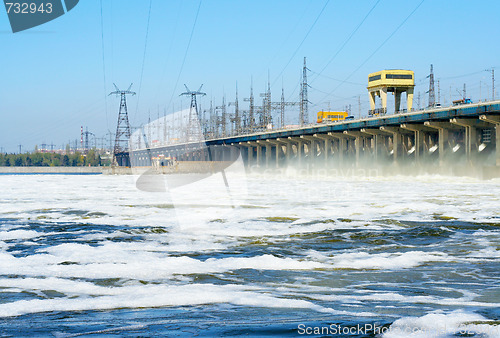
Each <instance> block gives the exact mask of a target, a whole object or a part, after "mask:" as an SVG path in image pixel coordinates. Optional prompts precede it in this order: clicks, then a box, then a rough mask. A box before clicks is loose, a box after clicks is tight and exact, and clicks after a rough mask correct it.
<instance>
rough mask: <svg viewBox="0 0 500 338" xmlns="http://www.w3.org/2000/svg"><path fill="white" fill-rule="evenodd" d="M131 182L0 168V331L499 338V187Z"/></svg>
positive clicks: (282, 180)
mask: <svg viewBox="0 0 500 338" xmlns="http://www.w3.org/2000/svg"><path fill="white" fill-rule="evenodd" d="M136 179H137V177H134V176H102V175H99V176H97V175H96V176H78V175H75V176H71V175H0V188H1V193H0V335H2V336H57V337H70V336H79V335H86V334H91V335H92V336H100V335H102V336H124V335H129V336H151V335H177V336H178V335H180V336H193V335H200V336H214V335H217V336H219V335H251V336H265V335H279V336H295V335H301V334H306V333H311V334H321V335H334V336H335V335H337V336H352V337H375V336H383V337H408V336H412V337H452V336H453V337H455V336H463V337H499V336H500V326H499V324H500V309H499V307H500V273H499V271H500V264H499V259H500V231H499V230H500V208H499V207H500V180H490V181H479V180H475V179H471V178H460V177H443V176H418V177H406V176H395V177H353V176H347V177H338V178H335V177H301V176H296V175H294V173H293V172H291V173H290V172H288V173H287V175H278V176H262V175H249V176H246V177H240V180H239V181H236V182H237V184H236V185H235V184H233V186H232V188H234V187H236V188H237V189H232V190H231V191H230V192H227V193H228V194H229V199H228V198H227V196H226V198H225V199H224V198H223V197H221V196H218V195H217V194H214V195H213V196H212V195H210V193H214V192H215V191H219V192H220V191H222V192H224V189H222V190H220V189H219V190H217V189H218V188H217V189H216V188H215V187H216V186H217V187H220V186H221V181H220V180H219V181H217V180H214V181H210V180H203V181H200V182H198V186H199V187H198V188H189V191H190V194H187V195H185V196H184V197H182V198H181V197H179V196H182V192H178V193H177V192H172V191H171V192H168V191H167V192H160V193H151V192H146V191H141V190H139V189H137V188H136ZM222 186H223V187H224V185H222ZM204 189H205V190H204ZM222 195H223V194H222ZM207 196H209V198H207ZM235 201H237V202H235Z"/></svg>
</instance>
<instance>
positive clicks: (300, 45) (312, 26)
mask: <svg viewBox="0 0 500 338" xmlns="http://www.w3.org/2000/svg"><path fill="white" fill-rule="evenodd" d="M329 2H330V0H327V1H326V3H325V5H324V6H323V8H322V9H321V11H320V12H319V14H318V16H317V17H316V19H315V20H314V22H313V24H312V25H311V27H310V28H309V30H308V31H307V34H306V35H305V36H304V38H303V39H302V41H301V42H300V44H299V46H298V47H297V48H296V49H295V52H293V54H292V56H291V57H290V59H289V60H288V62H287V63H286V65H285V67H283V69H282V70H281V72H280V73H279V74H278V76H277V77H276V79H275V80H274V81H273V85H274V84H275V83H276V81H278V79H280V78H281V75H283V72H284V71H285V69H286V68H287V67H288V65H289V64H290V62H291V61H292V60H293V58H294V57H295V54H297V52H298V51H299V49H300V47H302V45H303V44H304V42H305V41H306V39H307V37H308V36H309V34H310V33H311V31H312V30H313V28H314V26H315V25H316V23H317V22H318V20H319V18H320V17H321V14H323V12H324V11H325V8H326V6H328V3H329Z"/></svg>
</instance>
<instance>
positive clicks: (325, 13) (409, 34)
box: [0, 0, 500, 152]
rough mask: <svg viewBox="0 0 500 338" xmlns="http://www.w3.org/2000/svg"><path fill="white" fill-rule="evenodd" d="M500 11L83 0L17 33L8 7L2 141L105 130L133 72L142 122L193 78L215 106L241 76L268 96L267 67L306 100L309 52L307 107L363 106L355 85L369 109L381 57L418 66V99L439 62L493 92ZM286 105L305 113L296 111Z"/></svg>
mask: <svg viewBox="0 0 500 338" xmlns="http://www.w3.org/2000/svg"><path fill="white" fill-rule="evenodd" d="M101 3H102V6H101ZM150 3H151V11H149V9H150ZM101 11H102V21H101ZM149 13H150V15H149ZM499 13H500V1H470V0H469V1H463V0H455V1H444V0H425V1H423V2H422V1H421V0H412V1H410V0H408V1H389V0H379V1H377V0H366V1H362V0H360V1H336V0H329V1H327V0H300V1H299V0H267V1H261V0H202V1H201V2H200V1H199V0H178V1H177V0H151V2H150V0H102V2H101V1H100V0H82V1H80V3H79V4H78V5H77V6H76V7H75V8H74V9H73V10H72V11H70V12H68V13H67V14H65V15H63V16H62V17H60V18H58V19H55V20H53V21H51V22H49V23H46V24H44V25H41V26H38V27H35V28H33V29H30V30H27V31H24V32H19V33H16V34H13V33H12V32H11V30H10V26H9V22H8V18H7V14H6V12H5V10H4V9H3V8H1V9H0V41H1V46H2V53H1V55H2V61H3V64H2V67H1V73H0V74H1V76H0V83H1V84H0V86H1V89H2V90H1V91H0V118H1V120H0V150H3V151H7V152H18V151H19V146H18V145H19V144H22V145H23V151H24V150H32V149H33V148H34V146H35V144H38V145H41V144H42V143H45V144H51V143H53V144H55V145H56V147H58V148H59V147H61V146H62V145H65V144H66V143H68V141H70V140H71V141H72V142H74V140H75V139H79V138H80V126H85V127H88V129H89V131H91V132H93V133H95V134H96V135H97V136H98V137H105V135H106V133H107V132H108V130H111V131H114V130H115V128H116V120H117V115H118V107H119V99H118V98H116V97H114V96H109V97H107V96H106V95H107V94H108V93H109V92H111V91H112V90H113V83H116V84H117V85H118V86H119V87H120V88H124V89H126V88H127V87H128V86H129V84H130V83H132V82H133V83H134V85H133V87H132V90H134V91H136V92H137V93H138V95H137V96H134V97H129V98H128V107H129V116H130V120H131V125H132V126H139V125H141V124H144V123H147V121H148V116H149V114H151V117H152V118H154V117H156V116H157V114H158V111H159V112H160V113H161V114H162V115H163V113H164V112H166V113H171V112H172V111H173V110H174V109H175V110H179V109H181V108H186V107H187V106H188V104H189V102H188V100H187V99H185V98H184V99H182V98H180V97H179V96H178V95H179V94H180V93H181V92H182V91H183V90H184V86H183V84H184V83H186V84H187V85H188V86H189V87H190V88H191V89H198V87H199V86H200V85H201V84H204V86H203V90H204V91H205V92H206V93H207V97H205V98H203V99H201V101H200V103H201V105H202V108H207V107H208V105H209V102H210V99H211V98H213V100H214V103H215V104H217V105H219V104H221V100H222V96H223V94H224V93H225V94H226V97H227V101H233V100H234V95H235V94H234V92H235V84H236V82H237V83H238V88H239V98H240V106H241V107H242V108H246V102H245V103H244V102H243V100H242V99H243V98H244V97H248V96H249V91H250V82H251V79H252V77H253V85H254V94H255V95H256V96H258V94H259V93H261V92H264V91H265V89H266V83H267V77H268V72H269V74H270V80H271V84H272V93H273V98H274V100H276V101H277V100H279V98H280V96H281V87H282V85H283V87H284V90H285V96H286V98H287V99H288V100H291V101H298V96H299V95H298V94H299V82H300V76H301V72H302V63H303V58H304V57H307V65H308V68H309V69H310V72H309V73H308V76H309V84H310V86H311V87H310V88H309V100H310V101H311V106H310V118H309V120H310V121H312V120H313V116H314V115H315V113H316V112H317V111H319V110H321V109H328V107H330V109H332V110H343V109H344V108H345V106H346V105H349V104H351V105H352V112H353V113H354V115H355V116H356V117H357V115H358V109H359V105H358V97H360V101H361V115H366V113H367V110H368V95H367V90H366V85H367V75H368V74H369V73H371V72H375V71H378V70H382V69H394V68H402V69H411V70H413V71H415V78H416V85H417V86H416V89H415V91H416V93H418V92H420V93H421V95H422V96H421V100H422V101H421V105H422V106H423V105H424V96H425V91H427V90H428V85H429V84H428V79H426V76H427V75H428V74H429V68H430V64H433V65H434V73H435V79H436V80H440V97H441V102H442V103H446V104H449V103H450V99H452V100H455V99H457V98H460V96H461V94H459V92H460V93H461V91H462V90H463V84H464V83H466V84H467V96H469V97H471V99H472V100H473V101H477V100H479V99H480V98H481V99H483V100H485V99H491V96H492V93H491V87H492V86H491V84H492V81H491V72H488V71H486V70H487V69H491V68H492V67H499V66H500V43H499V41H498V39H499V36H500V34H499V33H500V21H499V19H498V15H499ZM148 21H149V29H148ZM146 37H147V39H146ZM103 46H104V48H103ZM496 71H497V73H496V74H495V75H496V76H497V78H500V68H497V69H496ZM141 74H142V76H141ZM496 83H497V84H498V81H497V82H496ZM497 86H499V87H500V84H498V85H497ZM436 91H437V87H436ZM497 92H498V89H497ZM416 96H417V95H416ZM436 96H437V94H436ZM496 97H497V98H499V95H498V93H497V94H496ZM259 100H260V98H259ZM425 100H427V98H425ZM257 103H259V101H257ZM415 104H416V102H415ZM286 119H287V123H289V124H296V123H297V121H298V112H297V111H290V112H289V113H288V115H287V117H286ZM108 138H109V136H108Z"/></svg>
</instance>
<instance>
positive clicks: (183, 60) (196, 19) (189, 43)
mask: <svg viewBox="0 0 500 338" xmlns="http://www.w3.org/2000/svg"><path fill="white" fill-rule="evenodd" d="M200 8H201V0H200V2H199V4H198V9H197V10H196V16H195V18H194V22H193V28H192V29H191V34H190V36H189V41H188V44H187V47H186V51H185V52H184V58H183V59H182V64H181V68H180V69H179V74H178V75H177V80H175V85H174V89H173V90H172V96H171V97H170V101H169V102H168V104H167V107H168V106H170V103H172V100H173V99H174V94H175V91H176V90H177V85H178V84H179V79H180V78H181V74H182V70H183V68H184V63H185V62H186V57H187V54H188V51H189V46H190V45H191V40H192V39H193V34H194V28H195V27H196V22H197V21H198V14H200Z"/></svg>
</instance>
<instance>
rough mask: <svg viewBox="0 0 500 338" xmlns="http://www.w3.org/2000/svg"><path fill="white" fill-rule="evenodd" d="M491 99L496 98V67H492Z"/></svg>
mask: <svg viewBox="0 0 500 338" xmlns="http://www.w3.org/2000/svg"><path fill="white" fill-rule="evenodd" d="M491 100H492V101H494V100H495V68H491Z"/></svg>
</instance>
